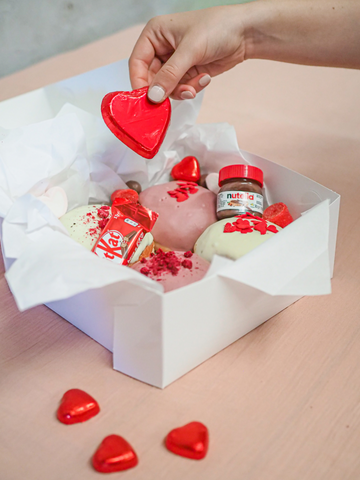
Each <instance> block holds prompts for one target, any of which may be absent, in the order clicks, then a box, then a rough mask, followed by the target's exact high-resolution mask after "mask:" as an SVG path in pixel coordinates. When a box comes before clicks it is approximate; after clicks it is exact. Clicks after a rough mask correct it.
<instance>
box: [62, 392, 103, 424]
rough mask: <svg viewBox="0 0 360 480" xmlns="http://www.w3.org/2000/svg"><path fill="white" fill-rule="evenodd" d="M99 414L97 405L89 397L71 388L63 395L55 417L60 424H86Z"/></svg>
mask: <svg viewBox="0 0 360 480" xmlns="http://www.w3.org/2000/svg"><path fill="white" fill-rule="evenodd" d="M99 412H100V407H99V404H98V403H97V401H96V400H95V399H94V398H93V397H92V396H91V395H89V394H88V393H86V392H84V391H83V390H79V389H78V388H73V389H72V390H68V391H67V392H65V393H64V395H63V397H62V399H61V402H60V406H59V408H58V411H57V415H56V416H57V418H58V420H60V422H62V423H65V424H66V425H71V424H73V423H80V422H86V420H89V419H90V418H92V417H94V416H95V415H97V414H98V413H99Z"/></svg>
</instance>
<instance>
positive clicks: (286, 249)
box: [0, 61, 340, 388]
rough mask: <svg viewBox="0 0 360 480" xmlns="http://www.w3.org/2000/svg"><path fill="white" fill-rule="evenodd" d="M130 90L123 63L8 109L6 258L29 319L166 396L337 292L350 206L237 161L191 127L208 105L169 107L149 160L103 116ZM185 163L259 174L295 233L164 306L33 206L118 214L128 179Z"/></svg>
mask: <svg viewBox="0 0 360 480" xmlns="http://www.w3.org/2000/svg"><path fill="white" fill-rule="evenodd" d="M130 89H131V88H130V84H129V80H128V70H127V61H121V62H117V63H115V64H111V65H108V66H106V67H102V68H99V69H97V70H94V71H91V72H88V73H85V74H83V75H79V76H77V77H73V78H70V79H68V80H65V81H62V82H59V83H56V84H53V85H50V86H47V87H45V88H42V89H39V90H36V91H33V92H30V93H28V94H25V95H22V96H20V97H16V98H13V99H10V100H7V101H5V102H2V103H1V104H0V126H1V129H0V162H1V173H0V216H1V217H2V250H3V257H4V262H5V268H6V270H7V273H6V278H7V281H8V283H9V287H10V289H11V291H12V293H13V294H14V297H15V300H16V302H17V305H18V307H19V309H20V310H24V309H27V308H31V307H33V306H35V305H38V304H41V303H45V304H46V305H47V306H48V307H49V308H51V309H52V310H54V311H55V312H57V313H58V314H59V315H61V316H62V317H63V318H65V319H66V320H68V321H69V322H71V323H72V324H73V325H75V326H76V327H78V328H79V329H80V330H82V331H83V332H85V333H86V334H87V335H89V336H91V337H92V338H93V339H94V340H96V341H97V342H99V343H100V344H102V345H103V346H104V347H105V348H107V349H109V350H110V351H112V352H113V358H114V368H115V369H116V370H119V371H121V372H123V373H125V374H127V375H130V376H132V377H134V378H137V379H139V380H141V381H143V382H146V383H149V384H151V385H154V386H157V387H160V388H164V387H165V386H167V385H169V384H170V383H171V382H173V381H174V380H176V379H177V378H179V377H181V376H182V375H184V374H185V373H187V372H188V371H190V370H191V369H193V368H194V367H196V366H197V365H199V364H200V363H202V362H203V361H205V360H207V359H208V358H209V357H211V356H212V355H214V354H215V353H217V352H219V351H220V350H221V349H223V348H225V347H226V346H228V345H229V344H231V343H232V342H234V341H236V340H237V339H239V338H240V337H241V336H243V335H245V334H246V333H248V332H250V331H251V330H252V329H254V328H256V327H257V326H259V325H260V324H262V323H263V322H265V321H266V320H268V319H269V318H271V317H272V316H274V315H276V314H277V313H278V312H280V311H281V310H283V309H284V308H286V307H288V306H289V305H291V304H292V303H293V302H295V301H296V300H298V299H299V298H300V297H302V296H304V295H322V294H328V293H330V288H331V286H330V279H331V276H332V270H333V265H334V256H335V246H336V234H337V224H338V215H339V204H340V197H339V195H338V194H336V193H335V192H333V191H331V190H329V189H327V188H325V187H323V186H321V185H319V184H318V183H316V182H314V181H312V180H310V179H308V178H306V177H304V176H302V175H300V174H298V173H296V172H293V171H291V170H289V169H286V168H284V167H282V166H279V165H277V164H275V163H273V162H270V161H268V160H265V159H263V158H260V157H258V156H256V155H253V154H250V153H248V152H245V151H242V150H240V149H239V148H238V146H237V142H236V134H235V131H234V129H232V127H230V126H229V125H227V124H209V125H197V124H195V121H196V116H197V113H198V110H199V108H200V102H201V98H200V97H201V96H199V98H198V99H197V100H195V101H185V102H174V103H173V114H172V120H171V126H170V129H169V131H168V134H167V136H166V139H165V142H164V144H163V146H162V148H161V149H160V152H159V153H158V154H157V155H156V157H154V159H152V160H150V161H149V160H144V159H143V158H141V157H139V156H138V155H136V154H135V153H134V152H131V151H130V150H129V149H128V148H127V147H125V146H124V145H122V144H121V143H120V142H119V141H118V140H117V139H116V138H115V137H114V136H113V135H112V134H111V133H110V132H109V131H108V130H107V128H106V127H105V125H104V124H103V122H102V119H101V118H100V104H101V100H102V98H103V96H104V95H105V94H106V93H108V92H110V91H116V90H130ZM186 155H194V156H196V157H197V158H198V160H199V162H200V164H201V168H202V171H203V172H217V171H218V170H219V169H220V168H221V167H223V166H225V165H229V164H232V163H249V164H252V165H255V166H257V167H259V168H261V169H262V170H263V172H264V178H265V197H266V200H267V204H272V203H276V202H280V201H281V202H284V203H286V204H287V205H288V207H289V210H290V211H291V213H292V214H293V216H294V218H296V221H294V222H293V223H292V224H291V225H289V226H288V227H286V228H285V229H284V230H282V231H281V232H279V233H278V234H277V235H275V236H274V237H272V238H271V239H270V240H269V241H267V242H265V243H264V244H262V245H261V246H260V247H257V248H256V249H254V250H253V251H251V252H250V253H248V254H247V255H245V256H244V257H242V258H240V259H238V260H237V261H232V260H229V259H226V258H223V257H217V256H215V258H214V260H213V262H212V264H211V267H210V270H209V272H208V274H207V275H206V276H205V277H204V279H203V280H201V281H200V282H197V283H194V284H192V285H189V286H187V287H183V288H180V289H178V290H174V291H171V292H168V293H166V294H164V293H163V291H162V287H161V286H160V285H159V284H157V283H156V282H153V281H151V280H150V279H148V278H146V277H145V276H143V275H141V274H139V273H137V272H135V271H133V270H132V269H129V268H127V267H122V266H121V267H120V266H118V265H114V264H112V263H111V262H109V261H106V260H103V259H100V258H98V257H97V256H96V255H94V254H92V253H91V252H89V251H87V250H85V249H84V248H83V247H81V246H80V245H78V244H76V243H75V242H73V241H72V240H71V239H70V238H69V237H68V236H67V235H66V232H65V231H64V229H63V227H62V225H61V223H60V222H59V221H58V219H57V218H56V217H54V215H53V214H52V213H51V211H50V210H49V209H48V208H47V206H45V205H43V204H42V203H41V202H40V200H38V199H37V196H39V195H41V194H43V193H44V192H45V191H46V190H47V189H48V188H49V187H50V186H54V185H60V186H62V187H63V188H64V189H65V190H66V192H67V195H68V199H69V209H72V208H75V207H76V206H79V205H84V204H87V203H95V202H97V203H102V202H108V201H109V197H110V194H111V193H112V191H113V190H115V189H117V188H122V187H124V182H126V181H128V180H130V179H131V180H137V181H139V182H140V183H141V184H142V186H143V188H145V187H147V186H149V185H153V184H156V183H162V182H166V181H168V178H169V172H170V170H171V168H172V166H173V165H174V164H175V163H177V162H178V161H179V160H181V158H183V157H184V156H186Z"/></svg>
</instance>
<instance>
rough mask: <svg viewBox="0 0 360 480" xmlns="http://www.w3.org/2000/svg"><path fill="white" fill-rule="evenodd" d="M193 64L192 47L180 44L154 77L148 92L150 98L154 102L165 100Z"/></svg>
mask: <svg viewBox="0 0 360 480" xmlns="http://www.w3.org/2000/svg"><path fill="white" fill-rule="evenodd" d="M193 64H194V63H193V56H192V52H191V48H188V47H186V46H185V45H184V44H180V45H179V46H178V48H177V49H176V50H175V52H174V53H173V54H172V55H171V57H170V58H169V60H168V61H167V62H166V63H165V64H164V65H163V66H162V67H161V69H160V70H159V71H158V73H157V74H156V75H155V77H154V78H153V81H152V82H151V85H150V87H149V92H148V98H149V100H151V101H152V102H154V103H161V102H163V101H164V100H165V98H167V97H168V96H169V95H171V93H172V92H173V90H174V89H175V88H176V87H177V85H178V84H179V82H180V80H181V79H182V78H183V76H184V75H185V74H186V72H187V71H188V70H190V68H191V67H192V66H193Z"/></svg>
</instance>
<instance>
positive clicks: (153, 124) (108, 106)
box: [101, 87, 171, 158]
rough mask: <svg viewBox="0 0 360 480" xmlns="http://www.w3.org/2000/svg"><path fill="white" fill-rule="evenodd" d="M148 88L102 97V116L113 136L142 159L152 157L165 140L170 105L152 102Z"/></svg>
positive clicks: (168, 103) (168, 102)
mask: <svg viewBox="0 0 360 480" xmlns="http://www.w3.org/2000/svg"><path fill="white" fill-rule="evenodd" d="M147 91H148V87H143V88H139V89H138V90H133V91H132V92H112V93H108V94H107V95H105V97H104V98H103V101H102V104H101V114H102V116H103V119H104V121H105V123H106V125H107V126H108V127H109V128H110V130H111V131H112V133H113V134H114V135H115V137H117V138H118V139H119V140H121V141H122V142H123V143H125V145H127V146H128V147H129V148H131V150H133V151H134V152H136V153H137V154H139V155H141V156H142V157H145V158H153V157H154V156H155V155H156V154H157V152H158V151H159V148H160V146H161V144H162V142H163V140H164V138H165V134H166V130H167V128H168V126H169V123H170V115H171V104H170V100H169V99H168V98H167V99H166V100H164V101H163V102H162V103H151V102H150V101H149V100H148V98H147Z"/></svg>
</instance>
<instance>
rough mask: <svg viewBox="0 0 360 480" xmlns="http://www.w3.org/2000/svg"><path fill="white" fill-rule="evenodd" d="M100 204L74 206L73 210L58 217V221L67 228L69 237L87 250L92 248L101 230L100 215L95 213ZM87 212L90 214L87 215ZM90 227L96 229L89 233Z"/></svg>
mask: <svg viewBox="0 0 360 480" xmlns="http://www.w3.org/2000/svg"><path fill="white" fill-rule="evenodd" d="M101 206H102V205H83V206H82V207H78V208H74V210H71V211H70V212H68V213H66V214H65V215H64V216H62V217H61V218H60V222H61V223H62V224H63V225H64V227H65V228H66V229H67V231H68V232H69V234H70V237H71V238H72V239H73V240H75V241H76V242H78V243H80V244H81V245H82V246H83V247H85V248H87V249H88V250H91V249H92V248H93V246H94V245H95V243H96V240H97V239H98V237H99V235H100V232H101V229H100V227H99V220H101V217H99V216H98V214H97V211H98V209H99V208H100V207H101ZM88 213H91V216H90V215H87V214H88ZM92 217H94V219H93V218H92ZM74 224H75V225H74ZM92 229H96V232H95V233H93V234H91V233H90V232H91V231H92Z"/></svg>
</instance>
